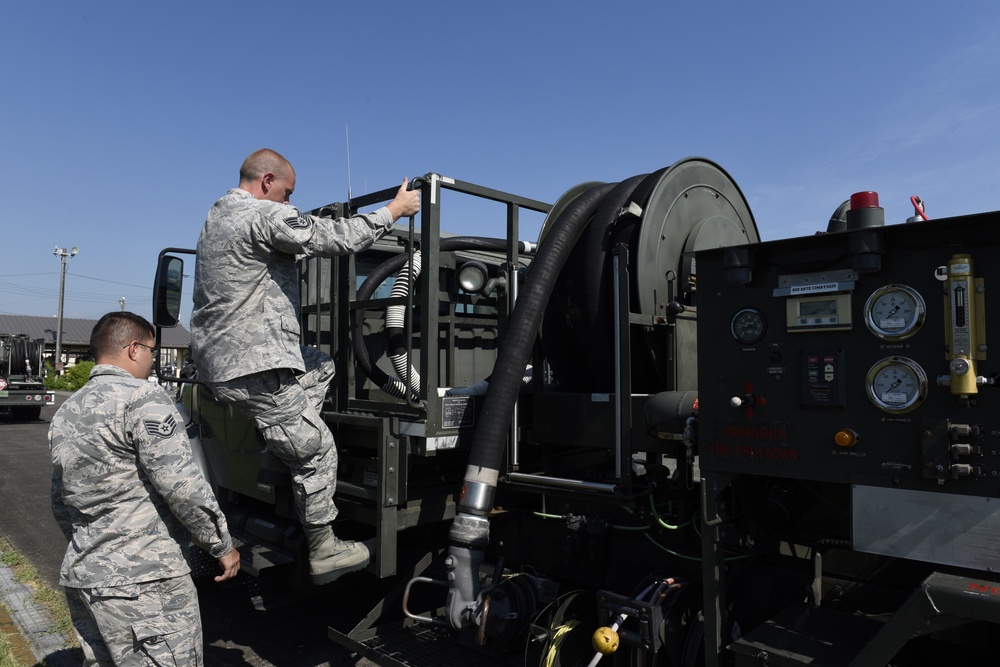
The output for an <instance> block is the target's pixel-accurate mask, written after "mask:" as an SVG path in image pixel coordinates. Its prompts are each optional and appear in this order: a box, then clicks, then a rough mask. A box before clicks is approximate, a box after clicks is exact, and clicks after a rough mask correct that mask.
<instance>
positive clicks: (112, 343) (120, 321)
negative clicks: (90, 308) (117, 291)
mask: <svg viewBox="0 0 1000 667" xmlns="http://www.w3.org/2000/svg"><path fill="white" fill-rule="evenodd" d="M154 336H156V329H154V328H153V325H152V324H150V323H149V321H148V320H146V318H144V317H142V316H140V315H136V314H135V313H129V312H127V311H117V310H116V311H112V312H110V313H108V314H107V315H105V316H104V317H102V318H101V319H99V320H98V321H97V324H96V325H94V330H93V331H92V332H90V349H91V351H92V352H93V354H94V358H95V359H97V360H98V361H99V360H100V359H102V358H104V359H107V358H108V357H113V356H115V355H116V354H118V351H119V350H121V349H122V348H124V347H125V346H126V345H128V344H129V343H131V342H132V341H133V340H139V341H141V340H145V339H148V338H153V337H154Z"/></svg>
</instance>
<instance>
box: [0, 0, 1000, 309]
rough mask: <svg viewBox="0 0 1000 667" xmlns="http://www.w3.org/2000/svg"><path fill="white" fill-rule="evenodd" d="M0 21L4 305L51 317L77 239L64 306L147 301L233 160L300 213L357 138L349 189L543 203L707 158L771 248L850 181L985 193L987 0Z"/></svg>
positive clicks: (937, 206) (993, 74)
mask: <svg viewBox="0 0 1000 667" xmlns="http://www.w3.org/2000/svg"><path fill="white" fill-rule="evenodd" d="M0 30H2V38H0V56H2V58H3V62H4V63H5V65H4V67H3V69H2V71H0V91H2V92H0V124H2V127H3V130H2V132H0V157H2V159H0V195H2V197H3V202H4V206H3V209H2V211H3V212H2V218H3V230H4V232H3V233H4V237H5V240H6V242H5V243H4V244H3V248H4V252H3V261H2V263H0V312H2V313H12V314H23V315H42V316H55V314H56V312H57V306H58V291H59V268H60V266H59V259H58V258H57V257H55V256H54V255H53V254H52V249H53V247H54V246H65V247H71V246H78V247H79V248H80V252H79V254H78V255H77V256H76V257H74V258H73V259H71V260H70V261H69V263H68V265H67V279H66V299H65V309H64V313H65V316H67V317H85V318H97V317H99V316H100V315H101V314H103V313H105V312H107V311H109V310H115V309H118V308H119V299H120V298H121V297H125V299H126V307H127V308H128V309H129V310H134V311H135V312H138V313H140V314H143V315H146V316H149V314H150V306H149V301H150V295H151V284H152V277H153V265H154V262H155V259H156V256H157V253H158V252H159V250H160V249H161V248H163V247H166V246H189V247H191V246H193V245H194V243H195V241H196V240H197V235H198V231H199V229H200V227H201V223H202V222H203V220H204V217H205V213H206V212H207V210H208V208H209V206H210V205H211V204H212V202H213V201H215V199H217V198H218V197H219V196H221V195H222V194H223V193H224V192H225V191H226V189H228V188H230V187H234V186H235V185H236V181H237V170H238V167H239V164H240V162H241V161H242V160H243V158H244V157H245V156H246V155H247V154H248V153H250V152H251V151H252V150H254V149H256V148H259V147H264V146H267V147H270V148H274V149H276V150H278V151H280V152H281V153H283V154H284V155H285V156H286V157H288V158H289V159H290V160H291V161H292V163H293V164H294V165H295V168H296V171H297V174H298V187H297V190H296V193H295V195H294V197H293V199H292V202H293V203H295V204H297V205H298V206H300V207H301V208H303V209H309V208H313V207H315V206H319V205H322V204H326V203H329V202H333V201H342V200H344V199H345V198H346V194H347V190H348V168H347V164H348V160H347V146H346V143H347V137H346V135H347V134H348V131H349V140H350V181H351V183H350V186H351V189H352V191H353V193H354V194H355V196H357V195H358V194H361V193H363V192H365V191H373V190H378V189H382V188H386V187H390V186H392V185H394V184H396V183H398V182H400V181H401V180H402V178H403V176H414V175H418V174H423V173H427V172H432V171H433V172H437V173H441V174H444V175H446V176H451V177H454V178H458V179H461V180H464V181H470V182H473V183H476V184H479V185H484V186H488V187H492V188H496V189H500V190H505V191H508V192H513V193H516V194H519V195H523V196H526V197H531V198H534V199H540V200H543V201H548V202H554V201H555V200H556V199H557V198H558V197H559V196H560V195H561V194H562V193H563V192H565V191H566V190H567V189H569V188H571V187H573V186H574V185H576V184H579V183H582V182H585V181H609V182H611V181H620V180H623V179H625V178H628V177H630V176H633V175H636V174H641V173H648V172H650V171H654V170H656V169H658V168H660V167H664V166H667V165H669V164H672V163H673V162H675V161H677V160H679V159H682V158H685V157H688V156H695V155H696V156H703V157H706V158H708V159H711V160H713V161H715V162H717V163H718V164H719V165H720V166H721V167H722V168H723V169H725V170H726V171H727V172H728V173H729V174H730V175H731V176H732V178H733V180H734V181H735V182H736V183H737V184H738V185H739V186H740V188H741V189H742V191H743V193H744V195H745V196H746V198H747V200H748V201H749V204H750V208H751V210H752V211H753V213H754V217H755V218H756V221H757V225H758V227H759V229H760V233H761V236H762V238H763V239H764V240H771V239H776V238H785V237H791V236H799V235H809V234H812V233H814V232H815V231H816V230H820V229H824V228H825V226H826V221H827V220H828V219H829V217H830V215H831V213H832V212H833V211H834V209H835V208H836V207H837V205H838V204H840V202H842V201H843V200H845V199H847V198H848V197H849V196H850V194H851V193H853V192H857V191H860V190H876V191H878V192H879V194H880V197H881V202H882V205H883V207H884V208H885V211H886V220H887V222H888V223H896V222H902V221H903V220H904V219H905V218H906V217H908V216H910V215H912V208H911V206H910V204H909V197H910V195H919V196H920V197H922V198H923V199H924V200H925V201H926V203H927V212H928V214H929V215H930V216H931V217H946V216H953V215H962V214H967V213H977V212H982V211H992V210H997V209H1000V189H998V187H997V181H998V179H1000V167H998V166H997V154H998V148H1000V108H998V107H1000V86H998V85H997V83H998V79H1000V75H998V72H1000V3H995V2H987V1H983V2H962V1H961V0H956V1H953V2H949V3H929V2H921V1H915V2H906V3H902V2H900V3H890V2H871V1H870V0H866V1H864V2H856V1H854V0H848V1H844V2H818V1H815V0H796V1H791V0H775V1H766V0H764V1H760V2H735V1H733V2H721V1H712V0H702V1H679V0H677V1H674V0H671V1H662V0H661V1H659V2H646V1H637V0H633V1H628V0H626V1H620V2H591V1H587V0H579V1H576V2H554V1H552V2H546V1H544V0H534V1H533V2H491V3H486V2H473V1H466V2H448V1H445V2H425V3H403V2H386V1H378V0H375V1H368V2H352V3H347V2H333V1H328V2H320V1H315V2H310V3H302V2H282V3H274V2H268V3H264V2H257V1H255V0H246V1H243V2H239V3H235V2H187V1H184V0H181V1H177V2H170V3H151V2H134V1H133V2H125V1H96V2H88V3H83V2H44V1H39V2H31V3H28V2H22V3H15V2H10V3H6V6H5V8H4V12H3V18H2V23H0ZM345 129H347V130H348V131H345ZM502 222H503V221H502V220H493V219H490V220H486V219H483V220H466V221H463V222H462V225H463V226H462V227H461V228H460V229H455V230H454V231H462V232H467V233H481V234H486V235H498V234H501V233H502V229H503V227H502ZM537 231H538V230H537V226H535V227H534V228H531V226H530V225H526V226H525V228H524V230H523V232H524V233H523V234H522V237H524V238H525V240H534V239H535V238H536V237H537Z"/></svg>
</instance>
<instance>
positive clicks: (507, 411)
mask: <svg viewBox="0 0 1000 667" xmlns="http://www.w3.org/2000/svg"><path fill="white" fill-rule="evenodd" d="M614 187H615V184H614V183H608V184H604V185H599V186H596V187H594V188H591V189H590V190H587V191H586V192H584V193H583V194H581V195H580V196H579V197H577V198H576V199H574V200H573V201H572V202H571V203H570V205H569V206H567V207H566V209H565V210H564V211H563V212H562V214H561V215H560V216H559V219H558V220H557V221H556V222H555V223H554V224H553V226H552V229H551V231H550V232H549V233H548V234H547V235H546V237H545V242H544V243H542V244H540V245H539V249H538V253H537V254H536V255H535V259H534V260H533V261H532V263H531V271H530V272H529V274H528V278H527V280H526V281H525V284H524V286H523V287H522V289H521V292H520V294H519V295H518V298H517V305H516V306H515V307H514V310H513V312H512V313H511V317H510V322H509V327H508V330H507V335H506V336H505V337H504V341H503V345H502V346H501V347H500V351H499V354H498V355H497V361H496V364H495V365H494V368H493V373H492V375H491V382H490V390H489V392H488V393H487V394H486V400H485V402H484V404H483V409H482V412H481V414H480V416H479V424H478V425H477V428H476V432H475V434H474V435H473V440H472V448H471V451H470V452H469V471H470V472H472V471H474V470H475V469H485V470H486V471H497V470H499V468H500V462H501V460H502V458H503V448H504V442H505V441H506V438H507V432H508V430H509V428H508V427H509V425H510V418H511V413H512V412H513V409H514V404H515V402H516V401H517V396H518V393H519V392H520V389H521V385H522V382H521V378H522V376H523V374H524V368H525V366H527V364H528V359H529V356H530V354H531V349H532V347H533V346H534V342H535V338H536V336H537V335H538V327H539V325H540V324H541V322H542V316H543V315H544V313H545V308H546V306H547V304H548V301H549V296H550V294H551V292H552V286H553V284H554V283H555V281H556V279H557V278H558V277H559V273H560V272H561V271H562V268H563V265H564V264H565V263H566V260H567V258H568V257H569V255H570V253H571V252H572V250H573V247H574V246H575V245H576V242H577V240H578V239H579V238H580V234H581V233H582V232H583V230H584V229H585V228H586V226H587V223H588V222H590V218H591V216H592V215H593V213H594V211H595V210H596V209H597V207H598V205H599V204H600V202H601V200H603V199H604V197H605V196H606V195H607V194H608V193H609V192H610V191H611V190H612V189H613V188H614ZM489 476H490V474H489V472H487V477H489ZM466 477H467V481H478V478H477V479H476V480H469V479H468V477H469V473H468V472H467V473H466ZM493 486H495V484H494V485H493ZM489 500H490V501H492V498H490V499H489ZM467 502H469V498H468V497H467V496H463V498H462V501H460V507H466V509H471V510H473V511H476V512H481V511H484V509H488V508H477V507H469V506H467V505H466V503H467Z"/></svg>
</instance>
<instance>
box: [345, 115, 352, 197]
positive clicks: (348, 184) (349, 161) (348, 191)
mask: <svg viewBox="0 0 1000 667" xmlns="http://www.w3.org/2000/svg"><path fill="white" fill-rule="evenodd" d="M344 137H345V138H346V139H347V208H348V209H350V208H351V133H350V132H349V131H348V127H347V123H344ZM350 214H351V211H350V210H348V211H347V215H350Z"/></svg>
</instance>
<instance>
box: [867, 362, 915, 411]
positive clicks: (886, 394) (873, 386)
mask: <svg viewBox="0 0 1000 667" xmlns="http://www.w3.org/2000/svg"><path fill="white" fill-rule="evenodd" d="M866 389H867V391H868V398H870V399H871V401H872V403H874V404H875V407H877V408H878V409H879V410H882V411H883V412H888V413H891V414H902V413H904V412H909V411H911V410H913V409H915V408H916V407H917V406H919V405H920V404H921V403H923V401H924V399H925V398H926V397H927V373H925V372H924V369H923V368H921V367H920V365H919V364H917V362H915V361H913V360H912V359H908V358H906V357H886V358H885V359H882V360H881V361H879V362H877V363H876V364H875V365H874V366H872V367H871V370H869V371H868V378H867V384H866Z"/></svg>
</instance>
